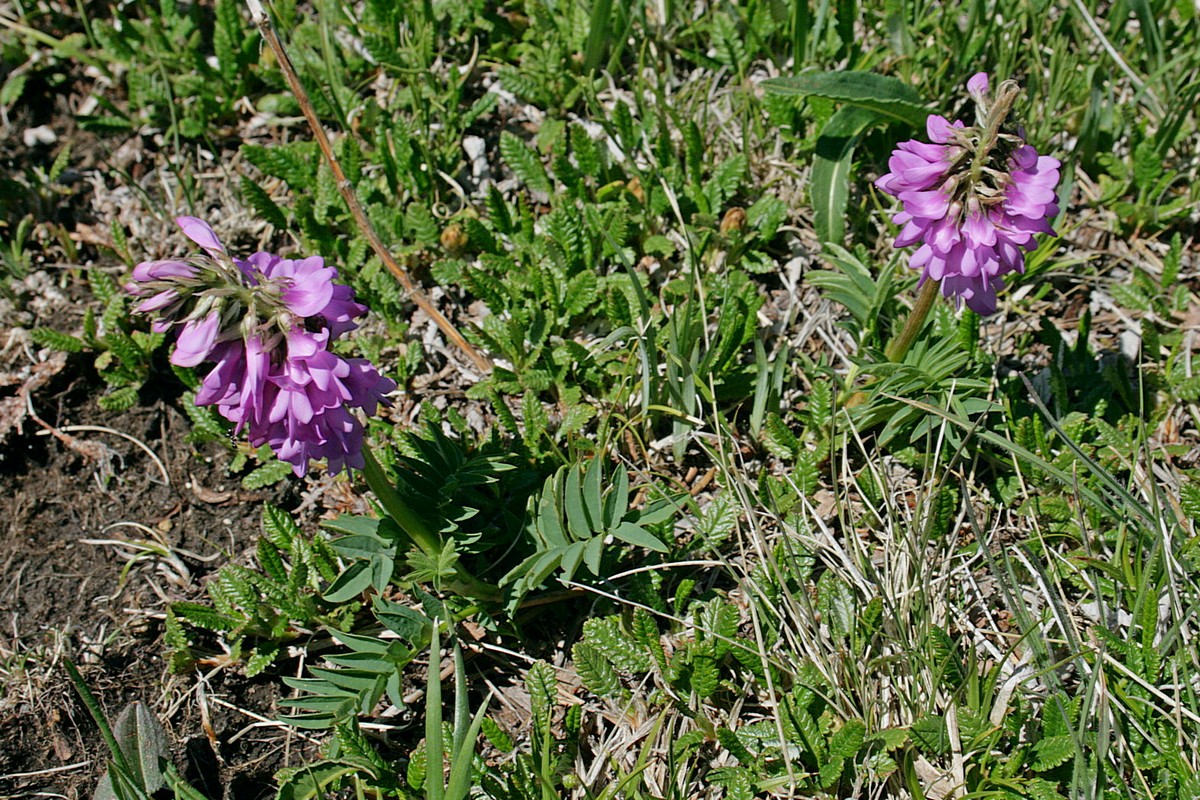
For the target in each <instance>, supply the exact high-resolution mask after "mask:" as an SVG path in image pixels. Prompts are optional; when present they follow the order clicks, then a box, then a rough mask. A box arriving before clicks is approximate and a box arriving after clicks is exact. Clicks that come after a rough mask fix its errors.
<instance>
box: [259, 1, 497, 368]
mask: <svg viewBox="0 0 1200 800" xmlns="http://www.w3.org/2000/svg"><path fill="white" fill-rule="evenodd" d="M246 5H247V6H248V7H249V8H250V17H251V20H252V21H253V22H254V24H255V25H256V26H257V27H258V30H259V32H260V33H261V34H262V37H263V39H264V40H265V41H266V43H267V45H268V46H269V47H270V48H271V51H272V52H273V53H274V54H275V59H276V60H277V61H278V62H279V68H280V69H281V70H282V71H283V76H284V78H285V79H286V80H287V83H288V87H289V88H291V90H292V94H294V95H295V96H296V102H298V103H299V104H300V110H301V111H302V112H303V113H304V118H305V119H306V120H308V125H309V127H310V128H312V132H313V137H314V138H315V139H316V140H317V145H318V146H319V147H320V148H321V154H322V155H323V156H324V157H325V161H326V162H327V163H328V164H329V169H330V170H331V171H332V172H333V177H334V180H335V181H336V182H337V188H338V192H340V193H341V195H342V199H344V200H345V201H346V206H347V207H348V208H349V209H350V213H351V215H353V217H354V222H355V224H356V225H357V226H358V229H359V230H360V231H362V233H363V235H364V236H366V237H367V241H368V242H369V243H370V245H371V249H372V250H374V251H375V254H376V255H377V256H379V260H380V261H382V262H383V264H384V266H386V267H387V268H388V271H389V272H391V273H392V275H394V276H395V277H396V280H398V281H399V282H400V285H401V286H402V287H404V291H405V292H407V293H408V296H409V297H410V298H412V301H413V302H414V303H416V304H417V307H418V308H420V309H421V310H422V311H424V312H425V313H426V314H428V315H429V318H430V319H432V320H433V321H434V323H435V324H436V325H437V326H438V328H440V329H441V331H442V333H443V334H445V336H446V338H448V339H449V340H450V341H451V342H452V343H453V344H454V346H455V347H457V348H458V349H459V350H461V351H462V352H463V353H465V354H466V355H467V357H468V358H470V359H471V361H473V362H474V364H475V367H476V368H477V369H479V370H480V371H481V372H482V373H483V374H485V375H486V374H487V373H489V372H491V371H492V363H491V361H489V360H488V359H487V358H486V357H485V356H484V355H483V354H481V353H480V352H479V351H478V350H476V349H475V348H474V347H472V346H471V343H470V342H468V341H467V340H466V339H465V338H463V335H462V334H461V333H459V332H458V329H457V328H455V327H454V325H453V324H452V323H451V322H450V320H448V319H446V317H445V316H443V315H442V312H440V311H438V309H437V307H436V306H435V305H434V304H433V302H432V301H431V300H430V299H429V298H428V297H427V296H426V295H425V293H424V292H422V291H421V290H420V289H419V288H418V287H417V285H416V284H415V283H414V282H413V280H412V278H411V277H410V276H409V274H408V272H407V271H406V270H405V269H404V268H403V267H401V266H400V265H399V264H398V263H396V259H394V258H392V254H391V253H389V252H388V249H387V247H385V246H384V244H383V241H382V240H381V239H380V238H379V234H377V233H376V232H375V227H374V226H373V225H371V221H370V220H369V219H367V215H366V213H365V212H364V211H363V209H362V205H360V204H359V202H358V197H357V195H355V193H354V187H353V186H352V185H351V183H350V181H349V180H348V179H347V178H346V173H345V172H343V171H342V165H341V164H340V163H338V159H337V156H336V155H334V152H333V146H332V145H331V144H330V142H329V137H328V136H327V135H326V134H325V129H324V128H323V127H322V125H321V121H320V120H318V119H317V113H316V111H314V110H313V105H312V101H310V100H309V98H308V93H307V92H306V91H305V90H304V86H303V85H302V84H301V83H300V77H299V76H298V75H297V74H296V69H295V67H293V66H292V62H291V60H290V59H289V58H288V55H287V51H285V50H284V49H283V44H282V43H281V42H280V41H279V37H278V36H276V35H275V28H274V27H273V26H272V25H271V18H270V17H269V16H268V15H267V12H266V10H265V9H264V8H263V7H262V4H261V3H260V2H259V0H246Z"/></svg>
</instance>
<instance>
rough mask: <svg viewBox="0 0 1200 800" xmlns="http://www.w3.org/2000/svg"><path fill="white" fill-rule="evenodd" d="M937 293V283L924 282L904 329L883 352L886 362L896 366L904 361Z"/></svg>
mask: <svg viewBox="0 0 1200 800" xmlns="http://www.w3.org/2000/svg"><path fill="white" fill-rule="evenodd" d="M937 293H938V282H937V281H935V280H932V279H930V280H927V281H925V285H924V286H922V287H921V293H920V294H919V295H917V302H916V303H915V304H914V305H913V307H912V311H910V312H909V314H908V319H907V320H905V322H904V329H903V330H901V331H900V335H899V336H897V337H896V338H895V339H893V340H892V341H891V342H890V343H889V344H888V346H887V348H886V349H885V350H884V351H883V352H884V355H886V356H887V359H888V361H891V362H893V363H897V364H898V363H900V362H901V361H903V360H904V356H905V355H907V353H908V348H910V347H912V343H913V342H914V341H916V338H917V334H918V333H920V332H921V328H922V327H923V326H924V325H925V318H926V317H928V316H929V309H931V308H933V301H934V299H935V298H936V297H937Z"/></svg>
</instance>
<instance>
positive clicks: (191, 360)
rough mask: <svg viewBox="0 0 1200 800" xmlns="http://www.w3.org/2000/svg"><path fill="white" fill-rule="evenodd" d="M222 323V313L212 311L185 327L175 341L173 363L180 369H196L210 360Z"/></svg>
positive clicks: (172, 355)
mask: <svg viewBox="0 0 1200 800" xmlns="http://www.w3.org/2000/svg"><path fill="white" fill-rule="evenodd" d="M220 322H221V314H220V312H219V311H212V312H211V313H209V315H208V316H207V317H205V318H204V319H202V320H195V319H194V320H191V321H190V322H188V323H187V324H186V325H184V326H183V329H182V330H181V331H180V332H179V338H178V339H176V341H175V352H173V353H172V354H171V359H170V360H171V363H172V364H175V365H177V366H180V367H194V366H196V365H197V364H199V363H200V362H201V361H203V360H204V359H206V358H208V354H209V352H210V351H211V350H212V346H213V342H215V341H216V339H217V333H218V330H219V328H220Z"/></svg>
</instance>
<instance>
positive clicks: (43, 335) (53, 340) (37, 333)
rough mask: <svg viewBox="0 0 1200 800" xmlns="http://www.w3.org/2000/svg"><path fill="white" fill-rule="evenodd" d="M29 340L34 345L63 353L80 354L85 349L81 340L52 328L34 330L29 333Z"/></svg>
mask: <svg viewBox="0 0 1200 800" xmlns="http://www.w3.org/2000/svg"><path fill="white" fill-rule="evenodd" d="M29 338H31V339H33V341H34V343H35V344H39V345H41V346H42V347H49V348H51V349H53V350H59V351H61V352H64V353H80V352H83V350H84V348H85V347H86V345H85V344H84V343H83V340H82V339H78V338H76V337H74V336H72V335H71V334H69V333H63V332H62V331H56V330H54V329H53V328H34V329H33V330H31V331H30V332H29Z"/></svg>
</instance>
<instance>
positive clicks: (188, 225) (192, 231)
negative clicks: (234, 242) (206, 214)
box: [175, 217, 225, 255]
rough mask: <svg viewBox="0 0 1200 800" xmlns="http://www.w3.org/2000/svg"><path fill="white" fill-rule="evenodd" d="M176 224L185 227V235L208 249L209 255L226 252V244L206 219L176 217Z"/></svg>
mask: <svg viewBox="0 0 1200 800" xmlns="http://www.w3.org/2000/svg"><path fill="white" fill-rule="evenodd" d="M175 224H176V225H178V226H179V227H180V228H182V229H183V235H184V236H186V237H188V238H189V239H191V240H192V241H193V242H195V243H196V244H198V245H200V247H202V248H203V249H205V250H207V251H208V253H209V255H213V254H215V253H224V252H225V245H223V244H221V240H220V239H218V238H217V234H216V233H215V232H214V231H213V229H212V227H211V226H210V225H209V224H208V223H207V222H205V221H204V220H202V219H199V218H197V217H176V218H175Z"/></svg>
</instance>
